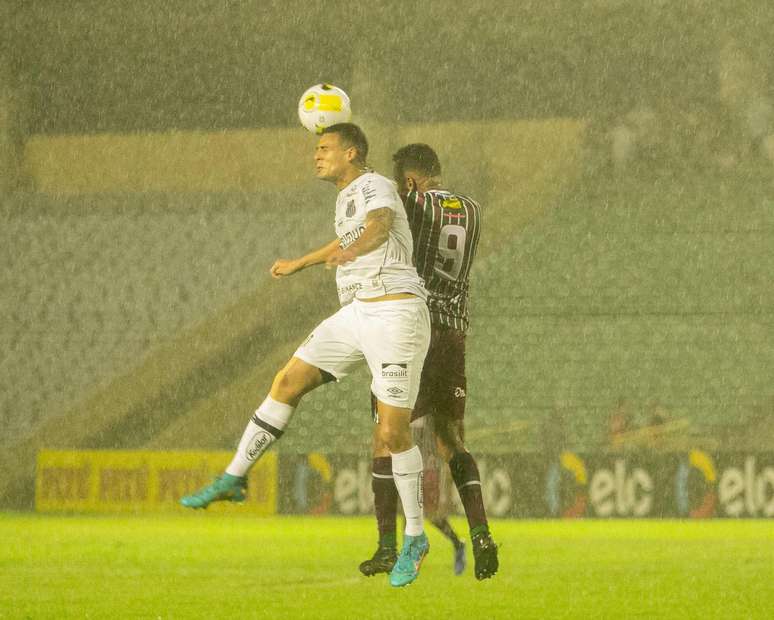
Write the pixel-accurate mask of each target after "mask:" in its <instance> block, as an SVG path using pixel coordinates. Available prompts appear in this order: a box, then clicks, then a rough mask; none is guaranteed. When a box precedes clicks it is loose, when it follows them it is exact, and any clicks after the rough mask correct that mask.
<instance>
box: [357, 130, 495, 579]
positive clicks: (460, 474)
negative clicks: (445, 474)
mask: <svg viewBox="0 0 774 620" xmlns="http://www.w3.org/2000/svg"><path fill="white" fill-rule="evenodd" d="M393 162H394V178H395V181H396V183H397V184H398V191H399V192H400V193H401V195H402V197H403V204H404V205H405V207H406V214H407V216H408V220H409V225H410V227H411V233H412V236H413V238H414V262H415V264H416V267H417V272H418V273H419V275H420V276H421V277H422V278H423V279H424V281H425V287H426V288H427V290H428V292H429V296H428V299H427V304H428V307H429V309H430V319H431V337H430V349H429V350H428V353H427V357H426V358H425V364H424V367H423V370H422V379H421V382H420V391H419V396H418V398H417V402H416V405H415V407H414V411H413V414H412V419H413V420H416V419H419V418H421V417H422V416H426V415H432V416H433V423H434V424H433V426H434V431H435V434H436V438H437V444H438V451H439V453H440V455H441V456H442V457H443V459H444V460H445V461H446V462H447V463H448V464H449V469H450V470H451V475H452V478H453V480H454V484H455V485H456V487H457V490H458V492H459V494H460V499H461V500H462V504H463V506H464V508H465V514H466V516H467V519H468V526H469V527H470V536H471V541H472V545H473V557H474V559H475V575H476V578H477V579H479V580H480V579H487V578H489V577H492V576H493V575H494V574H495V573H496V572H497V569H498V566H499V562H498V557H497V545H496V544H495V543H494V541H493V540H492V536H491V534H490V532H489V526H488V523H487V518H486V511H485V509H484V501H483V497H482V494H481V479H480V476H479V472H478V466H477V465H476V461H475V459H474V458H473V456H472V455H471V454H470V453H469V452H468V451H467V450H466V449H465V444H464V423H463V422H464V415H465V398H466V394H467V382H466V376H465V333H466V331H467V329H468V324H469V318H468V288H469V275H470V269H471V266H472V264H473V259H474V258H475V255H476V248H477V246H478V239H479V233H480V228H481V207H480V206H479V204H478V203H477V202H476V201H475V200H473V199H472V198H469V197H467V196H463V195H461V194H456V193H453V192H451V191H448V190H446V189H444V188H443V187H442V185H441V164H440V162H439V160H438V156H437V155H436V153H435V151H434V150H433V149H432V148H430V147H429V146H428V145H426V144H409V145H407V146H404V147H403V148H401V149H399V150H398V151H397V152H396V153H395V155H393ZM379 436H380V433H379V432H378V424H377V430H376V432H375V434H374V460H373V478H372V488H373V491H374V506H375V510H376V518H377V523H378V528H379V547H378V548H377V550H376V552H375V553H374V555H373V557H372V558H371V559H369V560H366V561H365V562H363V563H362V564H361V565H360V571H361V572H362V573H363V574H365V575H374V574H377V573H381V572H388V571H389V570H391V567H392V564H393V563H394V562H395V558H396V549H397V545H396V542H395V515H396V511H397V493H396V490H395V485H394V484H393V478H392V474H391V471H392V468H391V464H390V460H391V459H390V456H389V450H387V448H386V446H384V445H383V444H382V443H381V440H380V439H379ZM448 535H449V534H448V533H447V536H448ZM452 540H453V539H452Z"/></svg>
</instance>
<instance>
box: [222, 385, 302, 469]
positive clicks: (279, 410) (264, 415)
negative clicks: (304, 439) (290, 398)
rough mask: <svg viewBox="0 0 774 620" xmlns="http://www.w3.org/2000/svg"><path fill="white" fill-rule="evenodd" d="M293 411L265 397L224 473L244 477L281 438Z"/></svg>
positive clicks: (289, 407) (288, 406)
mask: <svg viewBox="0 0 774 620" xmlns="http://www.w3.org/2000/svg"><path fill="white" fill-rule="evenodd" d="M294 411H295V407H292V406H290V405H286V404H285V403H280V402H278V401H276V400H274V399H273V398H272V397H271V396H267V397H266V400H264V401H263V402H262V403H261V406H260V407H258V410H257V411H256V412H255V415H253V417H252V418H250V421H249V422H248V423H247V428H245V432H244V433H243V434H242V439H241V440H240V441H239V447H238V448H237V451H236V454H235V455H234V458H233V459H232V461H231V464H230V465H229V466H228V467H226V473H227V474H231V475H232V476H246V475H247V472H249V471H250V468H251V467H252V466H253V465H255V463H256V462H257V461H258V459H260V458H261V456H262V455H263V453H264V452H266V450H267V449H268V448H269V446H270V445H271V444H273V443H274V442H275V441H276V440H277V439H279V438H280V437H282V433H283V431H284V430H285V427H286V426H287V425H288V422H289V421H290V418H291V416H292V415H293V412H294Z"/></svg>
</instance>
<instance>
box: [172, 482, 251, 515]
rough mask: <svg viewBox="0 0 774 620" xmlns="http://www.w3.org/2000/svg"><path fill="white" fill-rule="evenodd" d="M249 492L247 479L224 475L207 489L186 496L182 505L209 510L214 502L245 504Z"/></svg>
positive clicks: (181, 501) (182, 500)
mask: <svg viewBox="0 0 774 620" xmlns="http://www.w3.org/2000/svg"><path fill="white" fill-rule="evenodd" d="M246 491H247V478H243V477H240V476H232V475H231V474H223V475H222V476H218V477H217V478H215V480H213V481H212V482H211V483H210V484H208V485H207V486H206V487H202V488H201V489H199V490H198V491H196V492H195V493H191V494H190V495H186V496H185V497H183V498H182V499H181V500H180V503H181V504H182V505H183V506H185V507H186V508H207V506H209V505H210V504H211V503H212V502H223V501H226V502H243V501H245V497H246V496H247V494H246Z"/></svg>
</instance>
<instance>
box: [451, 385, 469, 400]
mask: <svg viewBox="0 0 774 620" xmlns="http://www.w3.org/2000/svg"><path fill="white" fill-rule="evenodd" d="M454 396H455V397H456V398H465V397H466V396H467V394H466V393H465V390H464V389H463V388H461V387H457V388H454Z"/></svg>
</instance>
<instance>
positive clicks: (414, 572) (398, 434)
mask: <svg viewBox="0 0 774 620" xmlns="http://www.w3.org/2000/svg"><path fill="white" fill-rule="evenodd" d="M377 410H378V412H379V423H378V425H377V427H378V434H379V440H380V442H381V444H383V445H386V446H387V447H388V448H389V451H390V457H391V459H392V476H393V480H394V481H395V487H396V488H397V490H398V495H399V496H400V501H401V505H402V506H403V514H404V516H405V517H406V529H405V532H404V535H403V546H402V547H401V551H400V554H399V555H398V559H397V561H396V562H395V566H394V567H393V568H392V571H391V572H390V584H392V585H393V586H405V585H408V584H410V583H412V582H413V581H414V580H415V579H416V578H417V576H418V575H419V569H420V567H421V566H422V561H423V560H424V559H425V556H426V555H427V553H428V552H429V550H430V543H429V542H428V540H427V535H426V534H425V531H424V514H423V510H422V470H423V465H422V454H421V452H420V451H419V448H418V447H417V446H416V445H414V442H413V440H412V438H411V430H410V427H409V421H410V420H411V409H406V408H403V407H395V406H393V405H388V404H386V403H383V402H382V401H379V402H378V403H377Z"/></svg>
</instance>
